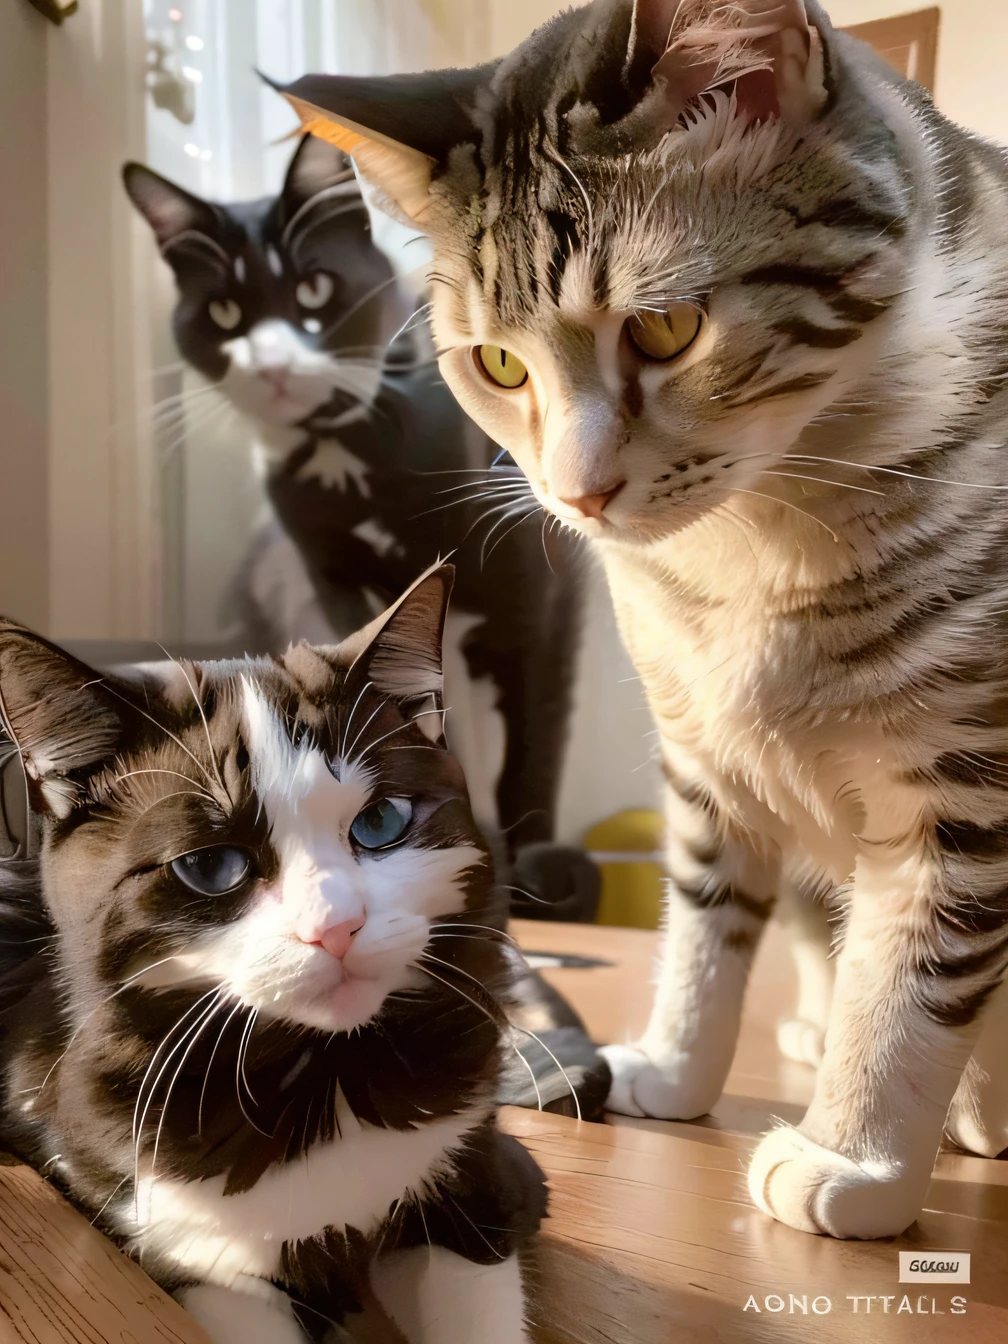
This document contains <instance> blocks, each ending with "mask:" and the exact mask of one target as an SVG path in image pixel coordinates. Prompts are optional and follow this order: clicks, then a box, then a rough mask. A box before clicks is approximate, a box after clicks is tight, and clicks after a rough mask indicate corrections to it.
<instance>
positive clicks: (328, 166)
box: [282, 135, 360, 214]
mask: <svg viewBox="0 0 1008 1344" xmlns="http://www.w3.org/2000/svg"><path fill="white" fill-rule="evenodd" d="M344 184H345V186H346V189H347V191H348V192H357V193H359V191H360V188H359V187H358V185H357V179H356V177H355V176H354V170H353V164H352V163H351V162H350V156H349V155H348V154H344V152H343V150H342V149H339V148H337V146H336V145H333V144H330V143H329V141H327V140H320V139H319V137H318V136H317V135H305V136H302V137H301V143H300V144H299V145H298V147H297V150H296V152H295V154H294V157H293V158H292V159H291V161H290V166H289V167H288V169H287V177H286V179H285V181H284V185H283V193H282V194H283V199H284V202H285V203H286V205H287V210H288V214H295V213H296V212H297V211H298V210H299V209H300V208H301V206H302V205H304V204H305V202H307V201H310V200H312V199H313V198H314V197H315V196H317V195H318V194H319V192H320V191H325V190H326V189H327V188H329V187H337V186H343V185H344Z"/></svg>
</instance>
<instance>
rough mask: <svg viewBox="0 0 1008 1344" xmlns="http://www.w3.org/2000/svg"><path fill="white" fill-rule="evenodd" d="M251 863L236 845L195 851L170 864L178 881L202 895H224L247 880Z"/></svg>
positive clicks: (215, 846)
mask: <svg viewBox="0 0 1008 1344" xmlns="http://www.w3.org/2000/svg"><path fill="white" fill-rule="evenodd" d="M251 868H252V860H251V859H250V858H249V856H248V854H246V853H245V851H244V850H243V849H237V848H236V847H235V846H234V845H213V846H211V847H210V848H209V849H194V850H193V851H192V853H191V854H183V855H182V857H181V858H178V859H175V860H174V862H173V863H172V864H171V870H172V872H173V873H174V874H175V876H176V877H177V878H178V880H179V881H180V882H181V883H183V885H184V886H187V887H188V888H189V890H190V891H195V892H198V894H199V895H200V896H223V895H225V894H226V893H227V892H229V891H234V890H235V888H236V887H240V886H241V885H242V883H243V882H244V881H245V879H246V878H247V877H248V875H249V872H250V870H251Z"/></svg>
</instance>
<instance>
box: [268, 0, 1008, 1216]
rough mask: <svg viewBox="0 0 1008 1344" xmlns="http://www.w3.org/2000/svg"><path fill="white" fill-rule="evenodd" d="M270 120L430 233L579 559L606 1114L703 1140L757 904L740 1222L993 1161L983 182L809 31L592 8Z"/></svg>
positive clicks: (1005, 832) (998, 874)
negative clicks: (609, 629)
mask: <svg viewBox="0 0 1008 1344" xmlns="http://www.w3.org/2000/svg"><path fill="white" fill-rule="evenodd" d="M287 93H288V95H289V96H290V97H291V99H292V101H293V103H294V105H295V107H298V108H299V109H300V110H301V112H302V115H303V119H304V120H305V122H306V124H307V125H308V126H309V127H311V128H312V129H314V130H317V131H318V132H319V133H320V134H330V135H335V136H336V137H337V138H339V139H340V140H341V142H342V143H343V144H344V145H345V147H346V148H347V149H348V150H350V151H352V152H353V154H354V156H355V159H356V162H357V164H358V167H359V169H360V170H361V171H362V172H363V173H364V174H365V175H367V176H369V177H371V178H372V179H373V180H374V181H375V182H376V183H377V184H378V186H379V187H380V188H381V189H382V190H383V191H384V193H385V195H386V196H387V197H388V198H389V199H390V200H391V201H392V202H394V203H395V208H396V209H397V210H398V211H399V212H401V213H404V214H405V215H406V216H408V217H409V218H410V219H411V220H413V221H414V222H415V223H416V224H418V225H420V226H421V227H423V228H424V229H426V230H427V231H428V232H429V233H430V236H431V238H432V239H433V243H434V248H435V257H436V266H437V270H438V273H439V275H440V277H441V283H439V284H438V285H437V300H436V308H435V315H434V322H435V329H436V332H437V337H438V342H439V345H440V347H441V349H442V351H443V354H442V357H441V368H442V370H443V372H444V375H445V377H446V379H447V380H448V381H449V383H450V384H451V386H452V388H453V389H454V391H455V392H456V394H457V396H458V397H459V399H460V400H461V401H462V403H463V405H465V406H466V408H467V409H468V410H469V411H470V413H471V414H472V415H473V416H474V417H475V418H476V419H477V420H478V421H479V422H480V423H481V424H482V425H483V426H484V427H485V428H486V429H487V431H488V432H489V433H491V434H492V435H493V436H494V438H495V439H497V440H499V441H500V442H501V443H503V444H504V445H506V446H507V448H508V449H509V450H510V452H511V453H512V455H513V456H514V458H515V460H516V461H518V462H519V464H520V465H521V466H522V467H523V468H524V470H525V471H526V473H527V475H528V477H529V480H530V482H531V484H532V486H533V488H534V490H535V491H536V494H537V495H538V497H539V499H540V500H541V501H542V502H543V504H544V505H545V506H546V507H547V508H549V509H551V510H552V511H553V512H554V513H556V514H557V516H558V517H560V518H562V519H563V520H564V522H565V523H566V524H567V525H568V526H569V527H571V528H573V529H575V530H576V531H578V532H580V533H582V534H583V535H585V536H588V537H591V538H593V540H594V543H595V545H596V547H597V548H598V550H599V552H600V553H601V555H602V558H603V560H604V562H605V566H606V569H607V572H608V576H609V582H610V586H611V589H612V593H613V598H614V601H615V604H616V609H617V611H618V614H619V620H620V624H621V628H622V631H623V635H624V638H625V640H626V642H627V645H628V647H629V649H630V651H631V653H632V655H633V657H634V659H635V662H636V665H637V668H638V669H639V672H640V675H641V677H642V679H643V681H644V683H645V686H646V688H647V691H648V695H649V698H650V703H651V706H652V709H653V712H654V715H655V718H656V721H657V723H658V727H659V735H660V743H661V755H662V760H663V762H664V766H665V772H666V777H667V780H668V820H669V838H668V866H669V873H670V876H671V890H670V894H669V906H668V934H667V938H666V948H665V960H664V970H663V972H662V976H661V982H660V985H659V987H658V993H657V999H656V1003H655V1007H654V1012H653V1016H652V1019H651V1023H650V1025H649V1027H648V1029H647V1031H646V1032H645V1034H644V1036H643V1037H642V1039H641V1040H640V1041H639V1042H638V1043H637V1044H636V1045H635V1046H632V1047H612V1048H611V1049H610V1052H609V1058H610V1062H611V1063H612V1065H613V1067H614V1071H615V1072H616V1074H617V1077H616V1081H615V1084H614V1088H613V1092H612V1095H611V1098H610V1104H611V1105H612V1106H613V1107H614V1108H615V1109H618V1110H623V1111H627V1112H630V1113H633V1114H642V1113H644V1114H648V1115H652V1116H659V1117H663V1116H664V1117H673V1116H678V1117H690V1116H697V1115H700V1114H702V1113H703V1112H705V1111H706V1110H708V1109H709V1108H710V1107H711V1106H712V1105H713V1103H714V1102H715V1100H716V1099H717V1097H718V1095H719V1093H720V1090H721V1088H722V1086H723V1082H724V1079H725V1076H726V1073H727V1070H728V1067H729V1064H730V1061H731V1058H732V1053H733V1049H734V1045H735V1039H736V1032H737V1029H738V1024H739V1015H740V1010H741V1005H742V997H743V992H744V988H745V982H746V977H747V974H748V971H749V967H750V964H751V962H752V958H753V954H754V951H755V949H756V946H757V944H758V942H759V938H760V934H761V932H762V930H763V927H764V924H765V921H766V919H767V917H768V915H769V914H770V912H771V910H772V908H773V907H774V905H775V903H777V902H779V903H780V905H781V907H782V909H783V910H784V912H785V913H787V917H788V918H789V919H790V920H791V921H792V922H793V924H794V928H795V932H796V937H797V952H798V964H799V970H800V972H801V1002H800V1006H799V1010H798V1013H797V1014H796V1017H795V1019H794V1020H793V1021H791V1022H790V1023H788V1024H786V1025H785V1026H784V1028H783V1029H782V1033H781V1044H782V1045H783V1047H784V1048H785V1050H786V1051H787V1052H788V1053H791V1054H792V1055H794V1056H796V1057H798V1058H803V1059H807V1060H809V1061H812V1062H815V1063H818V1064H819V1072H818V1078H817V1082H816V1089H815V1095H814V1099H813V1101H812V1104H811V1105H810V1107H809V1109H808V1112H807V1114H806V1116H805V1118H804V1120H803V1121H802V1122H801V1124H800V1125H798V1126H796V1127H792V1126H781V1127H780V1128H777V1129H775V1130H773V1131H772V1132H771V1133H769V1134H768V1135H767V1136H766V1137H765V1138H764V1140H763V1141H762V1143H761V1145H760V1146H759V1148H758V1149H757V1151H756V1154H755V1156H754V1159H753V1162H752V1166H751V1169H750V1189H751V1192H752V1195H753V1198H754V1199H755V1200H756V1201H757V1203H758V1204H759V1205H760V1206H761V1207H762V1208H764V1209H765V1210H766V1211H768V1212H769V1213H771V1214H773V1215H774V1216H775V1217H777V1218H779V1219H781V1220H783V1221H784V1222H786V1223H790V1224H791V1225H792V1226H794V1227H797V1228H802V1229H805V1230H807V1231H811V1232H826V1233H829V1234H831V1235H833V1236H838V1237H877V1236H885V1235H888V1234H892V1233H897V1232H900V1231H901V1230H902V1229H903V1228H905V1227H906V1226H907V1225H908V1224H909V1223H911V1222H912V1221H913V1220H914V1218H915V1217H916V1215H917V1214H918V1212H919V1211H920V1209H921V1207H922V1203H923V1200H924V1197H925V1192H926V1190H927V1187H928V1182H929V1180H930V1178H931V1171H932V1164H933V1161H934V1157H935V1152H936V1150H937V1148H938V1145H939V1141H940V1138H941V1135H942V1130H943V1127H944V1126H945V1125H946V1122H947V1125H948V1130H949V1133H950V1134H951V1135H952V1136H953V1137H954V1138H956V1139H958V1140H959V1141H960V1142H961V1143H962V1144H963V1145H965V1146H966V1147H968V1148H970V1149H971V1150H972V1151H974V1152H978V1153H989V1154H994V1153H997V1152H998V1151H999V1150H1000V1149H1002V1148H1004V1147H1005V1146H1006V1145H1008V1105H1006V1102H1008V1083H1006V1073H1008V1068H1006V1064H1005V1052H1006V1048H1008V1020H1006V1005H1005V1001H1004V993H1003V992H1002V993H1001V994H997V993H996V992H995V991H997V990H998V988H999V986H1000V985H1001V982H1002V978H1003V976H1004V971H1005V966H1006V963H1008V680H1006V674H1005V667H1006V665H1008V663H1006V654H1008V646H1006V625H1005V605H1006V603H1005V599H1006V591H1008V559H1006V556H1008V544H1006V543H1008V522H1006V512H1005V497H1004V495H1003V493H1002V492H1003V491H1004V490H1005V489H1006V488H1008V466H1006V462H1005V452H1006V437H1008V389H1006V388H1005V378H1006V376H1008V326H1006V323H1005V320H1004V313H1003V306H1004V301H1003V294H1004V289H1005V285H1006V282H1008V244H1006V242H1005V230H1004V219H1005V212H1006V208H1008V172H1006V167H1005V159H1004V155H1003V153H1002V152H1001V151H1000V150H999V149H997V148H995V147H994V146H992V145H989V144H987V143H985V142H983V141H981V140H980V139H978V138H977V137H975V136H973V135H970V134H969V133H967V132H964V131H961V130H959V129H958V128H956V127H954V126H952V125H950V124H949V122H947V121H946V120H945V119H944V118H943V117H942V116H941V115H940V114H939V113H938V112H937V111H936V110H935V108H934V106H933V105H932V103H931V100H930V98H929V97H928V95H927V94H926V93H924V92H923V91H922V90H921V89H920V88H918V87H917V86H915V85H913V84H908V83H906V82H904V81H902V80H900V79H899V78H898V77H897V76H896V75H895V74H894V73H893V72H892V71H891V70H890V69H889V68H888V67H887V66H885V65H884V64H883V63H882V62H881V61H880V60H879V59H878V58H876V57H875V56H874V55H873V53H872V52H870V51H869V49H868V48H867V47H865V46H863V45H861V44H859V43H858V42H856V41H854V40H852V39H850V38H849V37H846V36H845V35H843V34H840V33H837V32H835V31H834V30H833V29H832V28H831V26H830V23H829V20H828V18H827V17H826V15H825V14H824V13H823V11H822V9H821V8H820V7H819V5H818V4H816V3H814V0H804V2H803V0H738V2H737V3H734V4H730V5H727V4H723V3H721V2H720V0H717V2H716V3H715V2H714V0H637V2H636V4H631V3H630V0H598V3H596V4H593V5H591V6H589V7H588V8H585V9H580V10H577V11H573V12H569V13H566V14H563V15H561V16H560V17H559V18H557V19H556V20H554V21H553V22H552V23H550V24H548V25H547V26H546V27H545V28H543V29H541V30H540V31H539V32H537V33H536V34H534V35H533V36H532V37H531V38H529V39H528V41H527V42H525V43H524V44H523V45H522V46H521V47H519V48H518V49H517V51H516V52H514V53H513V54H512V55H511V56H509V57H507V58H505V59H504V60H502V61H500V62H497V63H496V64H494V65H492V66H488V67H482V68H479V69H475V70H470V71H454V72H444V73H439V74H436V75H431V76H414V77H402V78H396V79H389V80H384V81H383V80H370V79H346V78H332V77H321V76H319V77H306V78H305V79H302V80H299V81H298V82H297V83H296V84H294V85H292V86H291V87H290V88H289V89H288V90H287ZM488 347H492V349H490V350H489V351H488ZM502 349H503V350H506V351H508V352H510V359H511V360H512V361H513V360H519V361H521V363H522V364H523V366H524V367H525V369H526V370H527V376H526V378H525V379H524V381H523V382H522V383H521V385H520V386H514V385H508V386H502V385H501V384H500V380H499V379H496V378H495V377H494V375H493V372H492V370H493V368H495V367H496V366H497V365H499V363H500V353H499V352H500V350H502ZM495 352H496V353H495ZM823 899H825V907H826V909H828V910H830V911H831V912H832V915H833V932H834V935H835V939H836V956H835V958H834V959H833V961H832V962H828V961H827V956H828V953H829V927H828V925H827V923H826V920H825V918H824V907H823V904H822V900H823ZM816 900H818V901H819V902H820V903H819V904H815V903H814V901H816ZM834 968H835V983H834ZM971 1059H972V1063H970V1060H971ZM950 1107H951V1109H950Z"/></svg>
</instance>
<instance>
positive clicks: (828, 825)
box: [608, 560, 921, 881]
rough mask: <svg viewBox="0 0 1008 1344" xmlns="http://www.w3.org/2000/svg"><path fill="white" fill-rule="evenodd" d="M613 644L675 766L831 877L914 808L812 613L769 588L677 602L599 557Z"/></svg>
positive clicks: (654, 573)
mask: <svg viewBox="0 0 1008 1344" xmlns="http://www.w3.org/2000/svg"><path fill="white" fill-rule="evenodd" d="M608 568H609V572H610V580H611V582H612V587H613V592H614V597H615V599H616V604H617V608H618V611H619V615H620V623H621V628H622V631H623V636H624V639H625V640H626V642H627V645H628V647H629V649H630V652H631V656H632V657H633V659H634V662H635V664H636V666H637V669H638V671H639V673H640V675H641V678H642V680H643V682H644V684H645V687H646V689H647V693H648V699H649V702H650V704H651V708H652V711H653V713H654V715H655V718H656V721H657V724H658V729H659V736H660V738H661V744H662V751H663V754H664V756H665V758H666V760H668V762H669V764H670V765H672V767H673V769H675V770H676V771H677V773H681V774H682V775H683V777H684V778H686V779H694V780H702V781H703V782H704V783H705V784H707V785H708V787H710V788H711V789H712V792H713V793H714V796H715V797H716V799H717V801H718V803H719V805H720V806H721V807H722V809H723V810H724V811H725V812H726V813H727V814H728V815H730V816H734V818H735V819H736V821H737V822H738V823H739V824H740V825H741V826H742V827H743V828H745V829H750V828H751V829H754V830H755V831H757V832H759V833H761V834H763V835H764V836H767V837H768V838H772V839H774V840H776V841H777V842H778V843H779V844H780V846H781V848H782V850H784V851H785V852H789V851H794V850H796V849H797V850H798V851H800V852H801V853H802V854H803V855H805V856H808V857H810V858H811V859H812V860H813V861H814V863H815V864H816V866H817V867H821V868H823V869H824V870H825V871H826V872H827V873H829V875H830V876H831V877H832V878H833V880H835V881H845V880H846V879H847V878H848V877H849V876H850V875H851V873H852V871H853V868H854V865H855V862H856V859H857V854H858V851H859V848H860V847H861V844H862V842H863V841H865V840H869V839H870V840H872V841H885V840H888V839H890V838H891V837H893V836H896V835H901V834H904V833H905V832H906V831H907V830H908V829H910V828H911V827H912V825H913V823H914V820H915V819H916V818H918V817H919V815H920V808H921V798H920V795H919V792H918V791H917V790H916V789H915V788H913V787H912V786H910V785H908V784H906V783H905V775H904V773H903V771H902V769H901V765H902V764H903V763H902V762H901V759H900V752H899V744H898V743H897V742H894V741H893V740H891V739H889V738H888V737H887V736H886V734H885V732H884V730H883V727H882V725H881V723H880V722H879V718H878V716H877V714H876V713H874V712H873V709H872V696H871V694H870V693H869V690H870V688H869V690H866V688H865V686H864V684H863V683H859V682H857V681H856V680H855V679H853V678H852V679H850V681H849V682H845V681H844V677H843V675H842V672H841V671H840V670H839V664H838V665H837V666H836V667H834V666H833V665H832V664H831V661H830V659H829V658H828V657H827V656H826V655H825V654H824V651H823V648H822V645H821V643H820V642H818V641H817V638H816V635H815V624H814V621H813V620H811V619H810V620H809V621H803V620H792V619H787V618H786V617H785V616H783V615H782V614H781V613H782V604H781V602H780V597H779V594H775V595H770V594H766V593H763V592H761V591H760V589H759V588H758V587H756V586H750V588H749V590H748V591H747V592H745V593H741V592H732V591H731V590H730V587H728V588H727V589H726V591H725V592H724V593H723V594H719V595H718V598H719V599H720V600H713V601H711V602H709V603H703V602H697V601H695V600H692V599H691V598H690V597H688V596H683V595H682V592H681V591H680V590H679V588H678V586H677V584H676V583H675V582H674V581H672V580H671V579H670V578H669V576H668V575H667V574H664V575H663V574H662V573H661V571H660V570H658V569H656V568H653V567H650V568H646V567H640V566H635V565H626V564H625V563H622V562H620V561H619V560H617V561H615V562H610V563H609V564H608Z"/></svg>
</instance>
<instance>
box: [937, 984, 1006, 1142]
mask: <svg viewBox="0 0 1008 1344" xmlns="http://www.w3.org/2000/svg"><path fill="white" fill-rule="evenodd" d="M945 1132H946V1133H947V1134H948V1136H949V1138H951V1139H954V1140H955V1142H956V1143H958V1144H959V1145H960V1147H962V1148H965V1149H966V1151H967V1152H968V1153H976V1154H978V1155H979V1156H980V1157H997V1156H998V1155H999V1154H1000V1153H1003V1152H1004V1151H1005V1149H1006V1148H1008V981H1004V982H1002V984H1001V986H1000V988H999V989H998V990H997V993H996V994H994V995H993V996H992V998H991V1002H990V1004H989V1005H988V1007H987V1009H986V1010H985V1012H984V1020H983V1026H982V1027H981V1029H980V1039H979V1040H978V1041H977V1043H976V1046H975V1047H974V1049H973V1054H972V1056H971V1057H970V1061H969V1064H968V1065H967V1067H966V1071H965V1073H964V1074H963V1076H962V1079H961V1080H960V1083H959V1086H958V1088H957V1089H956V1094H955V1096H954V1097H953V1099H952V1105H951V1107H950V1109H949V1115H948V1121H947V1122H946V1125H945Z"/></svg>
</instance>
